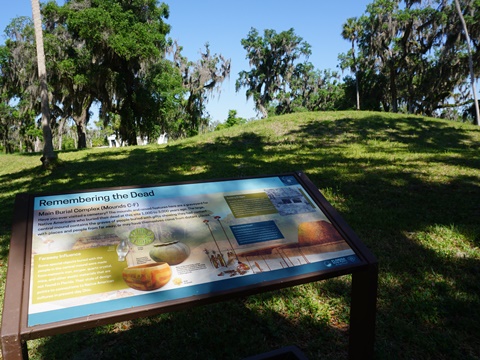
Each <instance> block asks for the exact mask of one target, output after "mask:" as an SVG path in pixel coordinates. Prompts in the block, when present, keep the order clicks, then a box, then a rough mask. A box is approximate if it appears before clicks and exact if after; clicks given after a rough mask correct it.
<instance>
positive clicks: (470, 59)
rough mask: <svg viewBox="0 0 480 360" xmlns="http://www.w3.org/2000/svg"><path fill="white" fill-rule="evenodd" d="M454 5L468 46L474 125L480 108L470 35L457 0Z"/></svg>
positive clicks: (477, 123) (479, 120)
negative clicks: (479, 105)
mask: <svg viewBox="0 0 480 360" xmlns="http://www.w3.org/2000/svg"><path fill="white" fill-rule="evenodd" d="M455 6H456V8H457V12H458V16H459V17H460V21H461V22H462V26H463V31H464V32H465V39H466V42H467V47H468V66H469V68H470V83H471V86H472V93H473V101H474V106H475V119H474V123H475V125H480V110H479V107H478V100H477V89H476V87H475V73H474V71H473V60H472V48H471V46H470V36H469V35H468V29H467V24H466V23H465V19H464V18H463V14H462V9H461V8H460V3H459V2H458V0H455Z"/></svg>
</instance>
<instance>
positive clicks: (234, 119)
mask: <svg viewBox="0 0 480 360" xmlns="http://www.w3.org/2000/svg"><path fill="white" fill-rule="evenodd" d="M246 122H247V120H246V119H244V118H241V117H238V116H237V110H228V117H227V120H226V121H225V122H224V123H223V124H218V125H217V126H216V127H215V131H217V130H222V129H226V128H229V127H232V126H235V125H240V124H245V123H246Z"/></svg>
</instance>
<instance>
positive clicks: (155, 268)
mask: <svg viewBox="0 0 480 360" xmlns="http://www.w3.org/2000/svg"><path fill="white" fill-rule="evenodd" d="M171 276H172V269H171V268H170V265H168V264H167V263H165V262H163V263H151V264H142V265H136V266H130V267H127V268H125V269H123V272H122V277H123V280H124V281H125V283H126V284H127V285H128V286H130V287H131V288H133V289H136V290H143V291H152V290H156V289H160V288H161V287H162V286H164V285H165V284H166V283H168V282H169V281H170V278H171Z"/></svg>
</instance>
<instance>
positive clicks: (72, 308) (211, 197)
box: [2, 173, 376, 358]
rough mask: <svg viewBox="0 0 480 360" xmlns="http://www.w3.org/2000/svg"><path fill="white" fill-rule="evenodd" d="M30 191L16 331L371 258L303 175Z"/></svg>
mask: <svg viewBox="0 0 480 360" xmlns="http://www.w3.org/2000/svg"><path fill="white" fill-rule="evenodd" d="M24 201H26V202H27V203H28V207H27V209H25V210H24V212H23V213H21V212H20V214H18V213H19V210H18V209H17V216H20V217H21V218H22V219H23V222H22V229H24V230H23V231H20V232H21V233H22V234H24V237H25V238H24V240H23V242H24V243H25V244H26V245H25V247H24V249H25V251H24V254H25V255H24V258H23V259H22V260H21V261H22V262H23V263H24V264H25V266H24V274H23V276H24V284H25V285H24V287H23V289H22V290H21V295H22V299H23V302H22V306H21V309H19V312H20V320H19V322H20V323H19V324H18V325H19V327H20V331H19V336H20V338H21V339H20V341H25V340H28V339H33V338H36V337H41V336H45V335H47V334H51V333H60V332H65V331H71V330H74V329H76V328H81V327H85V326H95V325H98V324H100V323H108V322H113V321H119V320H120V319H125V318H128V317H129V318H133V317H135V316H134V315H132V314H135V312H136V311H143V312H144V313H145V311H147V314H149V313H155V311H156V312H157V313H158V312H162V311H163V312H164V311H169V310H172V309H173V308H174V307H175V304H180V303H181V304H186V303H188V302H189V301H193V300H198V299H204V298H210V297H212V298H214V297H215V294H217V295H218V296H225V295H227V296H228V295H233V294H236V293H239V294H242V293H245V294H247V293H255V292H259V291H266V290H269V289H272V288H279V287H284V286H286V285H287V286H288V285H295V284H297V283H302V282H307V281H312V280H317V279H321V278H327V277H332V276H337V275H341V274H345V273H353V272H355V271H361V270H362V271H364V270H365V266H366V265H371V264H372V263H375V261H372V259H373V257H371V255H370V254H367V256H366V255H365V254H364V251H365V250H366V249H364V247H363V246H362V245H361V244H358V243H357V241H356V239H353V240H352V238H351V237H352V236H351V234H350V231H349V230H348V231H346V232H345V230H344V229H342V224H339V223H337V222H336V221H337V220H336V218H335V216H336V215H335V214H334V210H333V209H332V208H331V207H329V206H328V203H326V201H325V200H324V198H323V197H321V195H320V194H319V193H318V190H316V189H315V188H313V187H312V184H311V183H310V182H309V181H308V179H307V178H306V176H305V175H304V174H302V173H291V174H284V175H274V176H265V177H254V178H243V179H228V180H215V181H208V182H196V183H180V184H167V185H154V186H142V187H134V188H133V187H132V188H115V189H101V190H91V191H82V192H71V193H62V194H39V195H35V194H33V195H28V196H26V198H24ZM332 214H333V215H334V216H332ZM17 234H18V228H17V233H12V244H13V238H14V236H17ZM16 241H19V240H18V239H17V240H16ZM12 250H13V251H15V250H14V248H12ZM12 250H11V251H12ZM13 256H15V255H14V254H13ZM10 257H12V253H11V254H10ZM11 260H12V259H10V261H11ZM9 266H10V265H9ZM10 277H12V275H11V274H10V269H9V279H7V282H8V281H11V280H10ZM375 279H376V273H375ZM280 284H281V285H280ZM8 287H9V284H8V283H7V291H8ZM374 289H375V290H376V280H375V286H374ZM13 292H18V290H17V291H15V290H14V291H13ZM374 296H375V294H374ZM213 300H214V299H212V301H213ZM5 301H6V302H7V303H8V299H7V294H6V300H5ZM6 306H7V304H5V308H6ZM352 307H353V304H352ZM162 308H164V309H163V310H162V311H160V309H162ZM137 309H138V310H137ZM4 316H5V312H4ZM119 316H120V317H119ZM4 324H5V320H4V321H3V324H2V325H4ZM62 324H63V325H62ZM76 324H82V325H81V326H77V325H76ZM89 324H90V325H89ZM7 325H8V323H7ZM18 325H17V326H18ZM52 329H55V330H52ZM4 333H5V332H4V331H3V329H2V344H3V347H4V348H5V346H6V345H7V346H8V344H7V340H6V338H7V335H4ZM20 333H21V334H20ZM10 335H11V334H10ZM372 336H373V335H372ZM372 339H373V338H372ZM372 346H373V343H372ZM3 351H4V355H5V349H4V350H3ZM5 358H6V357H5Z"/></svg>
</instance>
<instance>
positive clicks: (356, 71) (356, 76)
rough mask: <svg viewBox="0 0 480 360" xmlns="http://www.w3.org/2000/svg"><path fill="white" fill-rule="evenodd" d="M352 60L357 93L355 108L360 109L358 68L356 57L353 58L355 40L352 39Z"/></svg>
mask: <svg viewBox="0 0 480 360" xmlns="http://www.w3.org/2000/svg"><path fill="white" fill-rule="evenodd" d="M352 60H353V67H354V70H355V90H356V93H357V110H360V90H359V86H358V68H357V59H356V58H355V42H354V40H352Z"/></svg>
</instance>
